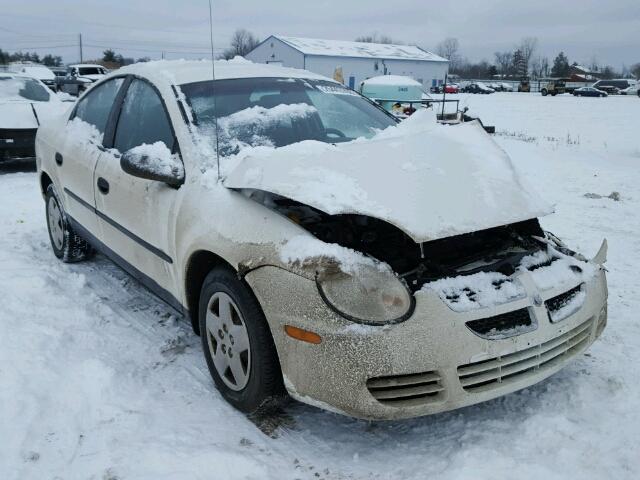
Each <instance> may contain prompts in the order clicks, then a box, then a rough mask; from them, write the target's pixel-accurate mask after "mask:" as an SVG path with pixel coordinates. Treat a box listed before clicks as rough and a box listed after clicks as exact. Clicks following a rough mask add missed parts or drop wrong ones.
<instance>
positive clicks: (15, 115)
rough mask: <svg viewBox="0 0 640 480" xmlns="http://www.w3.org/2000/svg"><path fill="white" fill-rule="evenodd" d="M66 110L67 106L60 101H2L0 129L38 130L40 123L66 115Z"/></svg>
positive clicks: (0, 105)
mask: <svg viewBox="0 0 640 480" xmlns="http://www.w3.org/2000/svg"><path fill="white" fill-rule="evenodd" d="M32 105H33V107H32ZM66 108H67V106H66V105H64V104H63V103H62V102H60V101H51V102H28V101H24V102H22V101H7V102H2V101H0V129H21V128H38V121H39V122H40V123H42V122H45V121H48V120H49V119H51V118H53V117H55V116H56V115H60V114H62V113H64V111H65V110H66ZM34 110H35V114H34ZM36 115H37V116H38V118H37V119H36Z"/></svg>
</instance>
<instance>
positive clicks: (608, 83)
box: [591, 78, 636, 95]
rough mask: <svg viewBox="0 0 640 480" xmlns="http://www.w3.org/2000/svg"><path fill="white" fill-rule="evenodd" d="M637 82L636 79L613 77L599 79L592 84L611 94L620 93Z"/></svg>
mask: <svg viewBox="0 0 640 480" xmlns="http://www.w3.org/2000/svg"><path fill="white" fill-rule="evenodd" d="M635 84H636V81H635V80H629V79H628V78H620V79H611V80H598V81H597V82H596V83H594V84H593V85H591V86H592V87H593V88H597V89H598V90H602V91H604V92H607V93H608V94H610V95H618V94H620V93H621V92H622V91H623V90H626V89H627V88H629V87H633V86H634V85H635Z"/></svg>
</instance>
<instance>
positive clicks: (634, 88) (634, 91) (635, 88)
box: [620, 83, 640, 95]
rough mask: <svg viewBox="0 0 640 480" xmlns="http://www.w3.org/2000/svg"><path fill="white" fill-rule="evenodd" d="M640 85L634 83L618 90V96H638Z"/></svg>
mask: <svg viewBox="0 0 640 480" xmlns="http://www.w3.org/2000/svg"><path fill="white" fill-rule="evenodd" d="M639 88H640V84H638V83H636V84H634V85H631V86H630V87H627V88H625V89H624V90H620V95H640V90H639Z"/></svg>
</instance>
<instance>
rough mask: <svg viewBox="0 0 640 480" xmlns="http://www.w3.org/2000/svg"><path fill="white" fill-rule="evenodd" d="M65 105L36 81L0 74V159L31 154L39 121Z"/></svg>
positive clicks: (61, 110) (49, 117)
mask: <svg viewBox="0 0 640 480" xmlns="http://www.w3.org/2000/svg"><path fill="white" fill-rule="evenodd" d="M66 108H67V105H66V104H65V103H63V102H62V101H60V99H59V97H58V96H57V95H56V94H55V93H53V92H52V91H51V90H49V89H48V88H47V87H46V86H45V85H44V84H43V83H42V82H40V80H37V79H35V78H31V77H27V76H22V75H15V74H6V73H0V161H2V160H3V159H8V158H22V157H34V156H35V152H34V146H35V138H36V132H37V130H38V127H39V126H40V123H41V122H43V121H46V120H49V119H51V118H52V117H54V116H56V115H60V114H62V113H63V112H64V111H65V110H66Z"/></svg>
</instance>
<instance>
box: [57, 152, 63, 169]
mask: <svg viewBox="0 0 640 480" xmlns="http://www.w3.org/2000/svg"><path fill="white" fill-rule="evenodd" d="M56 163H57V164H58V166H59V167H61V166H62V154H61V153H60V152H56Z"/></svg>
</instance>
